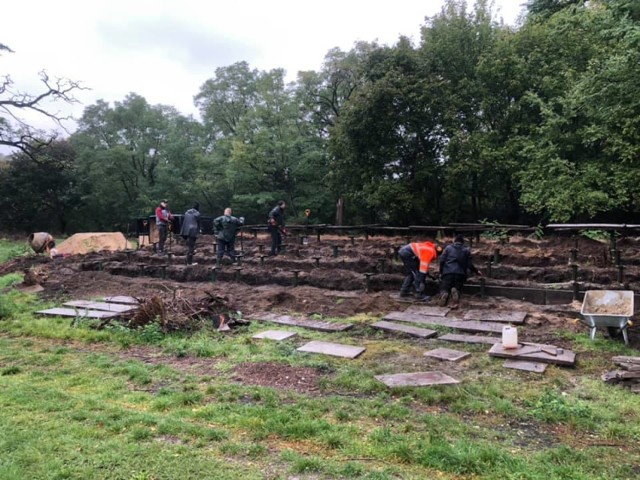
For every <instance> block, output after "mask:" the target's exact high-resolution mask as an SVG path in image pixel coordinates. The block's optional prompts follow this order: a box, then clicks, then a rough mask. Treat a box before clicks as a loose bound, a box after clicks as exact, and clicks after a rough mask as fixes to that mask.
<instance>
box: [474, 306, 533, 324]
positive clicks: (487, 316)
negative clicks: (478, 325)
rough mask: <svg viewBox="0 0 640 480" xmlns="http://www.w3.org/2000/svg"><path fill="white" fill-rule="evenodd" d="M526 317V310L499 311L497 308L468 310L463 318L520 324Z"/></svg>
mask: <svg viewBox="0 0 640 480" xmlns="http://www.w3.org/2000/svg"><path fill="white" fill-rule="evenodd" d="M526 317H527V312H513V311H512V312H501V311H498V310H493V309H492V310H469V311H468V312H467V313H465V314H464V319H465V320H478V321H481V322H501V323H512V324H514V325H522V324H523V323H524V319H525V318H526Z"/></svg>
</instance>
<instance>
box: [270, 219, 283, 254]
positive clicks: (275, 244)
mask: <svg viewBox="0 0 640 480" xmlns="http://www.w3.org/2000/svg"><path fill="white" fill-rule="evenodd" d="M269 233H270V234H271V255H277V254H279V253H280V250H281V249H282V233H280V229H279V228H278V227H275V226H273V225H269Z"/></svg>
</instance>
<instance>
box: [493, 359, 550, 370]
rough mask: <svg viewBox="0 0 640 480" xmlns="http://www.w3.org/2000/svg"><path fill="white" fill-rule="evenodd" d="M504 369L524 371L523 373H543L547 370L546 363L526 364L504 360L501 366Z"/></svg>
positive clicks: (521, 361)
mask: <svg viewBox="0 0 640 480" xmlns="http://www.w3.org/2000/svg"><path fill="white" fill-rule="evenodd" d="M502 366H503V367H504V368H514V369H516V370H524V371H525V372H534V373H544V371H545V370H546V369H547V364H546V363H540V362H527V361H525V360H505V361H504V364H503V365H502Z"/></svg>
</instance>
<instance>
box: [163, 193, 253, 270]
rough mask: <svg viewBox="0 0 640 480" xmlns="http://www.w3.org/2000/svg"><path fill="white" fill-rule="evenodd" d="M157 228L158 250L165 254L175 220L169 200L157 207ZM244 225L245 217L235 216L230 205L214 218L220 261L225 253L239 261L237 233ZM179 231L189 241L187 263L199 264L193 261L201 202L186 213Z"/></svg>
mask: <svg viewBox="0 0 640 480" xmlns="http://www.w3.org/2000/svg"><path fill="white" fill-rule="evenodd" d="M155 213H156V228H157V230H158V244H157V252H158V254H160V255H164V254H165V244H166V242H167V237H168V234H169V231H170V229H171V224H172V222H173V219H174V217H173V214H172V213H171V210H169V203H168V202H167V200H163V201H162V202H160V205H158V207H157V208H156V212H155ZM242 225H244V217H235V216H233V211H232V210H231V208H230V207H227V208H225V209H224V213H223V214H222V215H220V216H219V217H217V218H215V219H214V220H213V229H214V235H215V236H216V240H217V248H216V257H217V261H218V263H221V262H222V259H223V257H224V255H225V253H226V254H227V255H228V256H229V257H230V258H231V261H232V262H234V263H235V262H236V261H237V258H238V257H237V255H236V250H235V242H236V235H237V233H238V229H239V228H240V227H241V226H242ZM176 233H178V234H179V235H180V236H181V237H182V238H183V239H184V240H185V241H186V243H187V265H197V263H195V262H194V261H193V257H194V255H195V250H196V240H197V238H198V235H199V234H200V204H199V203H197V202H196V203H195V204H194V205H193V206H192V207H191V208H190V209H189V210H187V211H186V212H185V213H184V217H183V220H182V226H181V227H180V232H176Z"/></svg>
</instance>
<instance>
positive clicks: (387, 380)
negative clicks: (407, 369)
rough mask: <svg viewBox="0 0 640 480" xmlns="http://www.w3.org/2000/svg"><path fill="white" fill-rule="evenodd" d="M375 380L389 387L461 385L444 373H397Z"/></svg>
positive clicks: (377, 377) (378, 376) (377, 376)
mask: <svg viewBox="0 0 640 480" xmlns="http://www.w3.org/2000/svg"><path fill="white" fill-rule="evenodd" d="M375 379H376V380H378V381H380V382H382V383H384V384H385V385H386V386H387V387H391V388H394V387H425V386H429V385H453V384H456V383H460V381H459V380H456V379H455V378H453V377H450V376H449V375H446V374H444V373H442V372H415V373H396V374H394V375H376V376H375Z"/></svg>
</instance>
